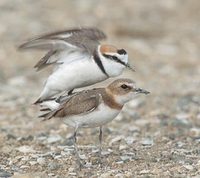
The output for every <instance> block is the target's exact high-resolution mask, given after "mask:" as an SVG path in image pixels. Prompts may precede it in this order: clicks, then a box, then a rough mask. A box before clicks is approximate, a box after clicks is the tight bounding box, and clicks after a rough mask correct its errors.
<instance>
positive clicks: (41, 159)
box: [37, 157, 46, 165]
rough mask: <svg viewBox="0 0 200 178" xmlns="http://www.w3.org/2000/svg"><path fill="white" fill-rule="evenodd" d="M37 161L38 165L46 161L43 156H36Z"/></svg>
mask: <svg viewBox="0 0 200 178" xmlns="http://www.w3.org/2000/svg"><path fill="white" fill-rule="evenodd" d="M37 163H38V164H40V165H44V164H45V163H46V161H45V158H42V157H41V158H38V159H37Z"/></svg>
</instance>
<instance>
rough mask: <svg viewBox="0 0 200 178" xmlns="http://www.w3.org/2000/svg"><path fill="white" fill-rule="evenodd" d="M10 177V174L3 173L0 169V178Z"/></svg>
mask: <svg viewBox="0 0 200 178" xmlns="http://www.w3.org/2000/svg"><path fill="white" fill-rule="evenodd" d="M11 176H12V174H11V173H9V172H7V171H4V170H3V169H0V177H3V178H7V177H11Z"/></svg>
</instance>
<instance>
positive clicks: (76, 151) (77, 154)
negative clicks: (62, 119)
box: [73, 127, 83, 169]
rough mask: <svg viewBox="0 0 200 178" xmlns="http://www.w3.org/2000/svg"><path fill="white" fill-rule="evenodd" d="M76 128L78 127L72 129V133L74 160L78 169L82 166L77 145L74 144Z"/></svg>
mask: <svg viewBox="0 0 200 178" xmlns="http://www.w3.org/2000/svg"><path fill="white" fill-rule="evenodd" d="M77 130H78V127H77V128H75V129H74V135H73V140H74V151H75V155H76V161H77V163H78V167H79V169H81V167H83V165H82V163H81V158H80V156H79V153H78V146H77V144H76V141H77V139H76V133H77Z"/></svg>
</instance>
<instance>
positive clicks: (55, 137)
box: [47, 135, 62, 143]
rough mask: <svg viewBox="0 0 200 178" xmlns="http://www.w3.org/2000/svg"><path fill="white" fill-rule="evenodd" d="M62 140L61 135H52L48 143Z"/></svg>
mask: <svg viewBox="0 0 200 178" xmlns="http://www.w3.org/2000/svg"><path fill="white" fill-rule="evenodd" d="M61 140H62V137H61V136H60V135H51V136H49V137H48V138H47V142H48V143H56V142H59V141H61Z"/></svg>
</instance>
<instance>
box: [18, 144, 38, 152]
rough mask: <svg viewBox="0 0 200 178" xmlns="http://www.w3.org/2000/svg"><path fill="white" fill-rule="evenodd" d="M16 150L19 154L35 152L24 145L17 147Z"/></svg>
mask: <svg viewBox="0 0 200 178" xmlns="http://www.w3.org/2000/svg"><path fill="white" fill-rule="evenodd" d="M17 150H18V151H19V152H22V153H34V152H35V150H33V148H32V147H30V146H26V145H25V146H21V147H18V148H17Z"/></svg>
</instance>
